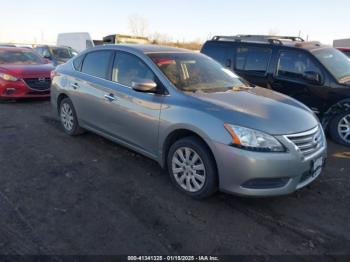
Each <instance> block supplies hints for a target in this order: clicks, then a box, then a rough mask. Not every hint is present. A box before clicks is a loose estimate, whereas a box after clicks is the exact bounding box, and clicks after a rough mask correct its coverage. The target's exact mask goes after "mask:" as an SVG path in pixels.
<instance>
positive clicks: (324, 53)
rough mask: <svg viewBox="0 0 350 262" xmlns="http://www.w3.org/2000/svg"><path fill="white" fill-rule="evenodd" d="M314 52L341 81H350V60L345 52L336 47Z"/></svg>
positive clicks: (343, 82)
mask: <svg viewBox="0 0 350 262" xmlns="http://www.w3.org/2000/svg"><path fill="white" fill-rule="evenodd" d="M313 54H314V55H315V56H316V58H317V59H318V60H319V61H320V62H321V63H322V64H323V65H324V66H325V67H326V68H327V69H328V70H329V72H330V73H331V74H332V75H333V76H334V77H335V78H336V79H337V80H338V82H339V83H342V84H345V83H349V82H350V60H349V58H348V57H347V56H346V55H345V54H343V53H342V52H340V51H339V50H337V49H334V48H325V49H319V50H315V51H314V52H313Z"/></svg>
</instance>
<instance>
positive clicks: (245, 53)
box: [235, 47, 272, 73]
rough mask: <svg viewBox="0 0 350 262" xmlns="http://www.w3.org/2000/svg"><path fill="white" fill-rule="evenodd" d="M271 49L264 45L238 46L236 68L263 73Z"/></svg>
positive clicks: (267, 63)
mask: <svg viewBox="0 0 350 262" xmlns="http://www.w3.org/2000/svg"><path fill="white" fill-rule="evenodd" d="M271 54H272V50H271V49H269V48H264V47H238V48H237V51H236V66H235V68H236V69H237V70H243V71H251V72H257V73H265V72H266V70H267V67H268V65H269V61H270V58H271Z"/></svg>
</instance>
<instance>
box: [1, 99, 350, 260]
mask: <svg viewBox="0 0 350 262" xmlns="http://www.w3.org/2000/svg"><path fill="white" fill-rule="evenodd" d="M0 212H1V215H0V254H60V255H69V254H85V255H88V254H95V255H97V254H103V255H115V254H144V255H146V254H150V255H155V254H216V255H219V254H220V255H230V254H235V255H237V254H243V255H244V254H249V255H251V254H254V255H276V254H283V255H286V254H297V255H300V254H303V255H307V254H318V255H319V254H350V149H349V148H346V147H342V146H339V145H336V144H334V143H332V142H331V141H329V160H328V163H327V166H326V169H325V170H324V172H323V174H322V176H321V177H320V178H319V179H318V180H317V181H316V182H314V183H313V184H312V185H311V186H310V187H307V188H305V189H303V190H301V191H298V192H296V193H294V194H293V195H290V196H284V197H277V198H267V199H245V198H240V197H236V196H231V195H227V194H222V193H219V194H217V195H215V196H214V197H212V198H210V199H208V200H205V201H195V200H192V199H190V198H188V197H186V196H184V195H182V194H181V193H180V192H178V191H177V190H176V189H175V187H173V186H172V185H171V183H170V179H169V177H168V175H167V174H166V172H165V171H164V170H162V169H161V168H160V167H159V166H158V165H157V163H155V162H153V161H152V160H149V159H147V158H145V157H143V156H140V155H138V154H136V153H134V152H132V151H130V150H128V149H126V148H123V147H121V146H118V145H116V144H114V143H112V142H109V141H107V140H105V139H103V138H101V137H99V136H97V135H94V134H91V133H87V134H85V135H83V136H80V137H76V138H72V137H69V136H67V135H65V134H64V133H63V131H62V130H61V128H60V124H59V122H58V121H57V120H55V119H54V118H53V116H52V112H51V107H50V104H49V102H48V101H24V102H17V103H1V104H0Z"/></svg>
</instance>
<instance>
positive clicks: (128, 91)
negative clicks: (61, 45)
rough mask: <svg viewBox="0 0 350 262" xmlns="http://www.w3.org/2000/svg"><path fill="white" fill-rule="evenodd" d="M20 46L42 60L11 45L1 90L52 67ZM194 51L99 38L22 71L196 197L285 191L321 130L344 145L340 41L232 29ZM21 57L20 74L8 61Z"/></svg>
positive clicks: (59, 109)
mask: <svg viewBox="0 0 350 262" xmlns="http://www.w3.org/2000/svg"><path fill="white" fill-rule="evenodd" d="M39 48H42V46H41V47H39ZM46 48H50V47H46ZM1 51H3V52H4V55H3V57H6V54H5V53H6V52H7V53H9V52H10V51H12V52H15V51H17V52H19V49H15V48H9V47H7V48H2V49H1ZM1 51H0V52H1ZM20 51H21V52H24V53H25V57H27V56H29V53H26V52H32V53H33V54H34V55H35V56H36V57H38V61H36V62H33V61H31V60H29V61H27V60H25V58H20V57H21V56H19V55H17V54H16V55H15V56H10V55H9V54H7V57H12V58H11V59H13V61H12V65H10V64H11V63H10V62H9V58H8V60H6V59H5V62H4V63H3V65H2V66H1V65H0V68H1V69H0V70H3V71H4V72H2V71H1V72H2V75H0V92H1V93H0V95H1V97H6V98H9V97H15V96H12V94H14V93H11V92H13V90H12V89H11V87H13V86H16V84H18V85H19V86H23V85H25V86H26V87H27V91H28V92H29V91H30V92H32V91H33V90H35V89H33V88H32V87H31V86H30V85H29V84H30V82H28V79H27V75H30V74H29V73H25V72H26V71H27V70H30V69H31V70H34V69H33V68H38V71H39V66H40V67H47V70H48V71H47V72H45V76H47V75H48V73H49V72H50V71H52V70H53V66H52V65H49V64H47V62H45V60H44V58H42V57H39V56H38V55H37V54H36V53H35V52H34V51H31V50H25V49H20ZM201 52H202V54H200V53H194V52H190V51H188V50H184V49H176V48H170V47H161V46H155V45H107V46H100V47H95V48H92V49H88V50H85V51H83V52H81V53H79V54H78V55H77V56H75V57H73V58H72V59H69V60H68V61H67V62H66V63H64V64H61V65H60V66H58V67H57V68H56V69H55V70H53V71H52V72H51V79H47V77H44V76H41V77H39V75H36V76H34V75H30V76H31V77H30V78H34V80H33V83H35V85H39V82H41V81H43V78H44V79H45V80H44V82H45V83H46V79H47V81H49V82H50V83H46V84H51V103H52V106H53V108H54V112H56V113H57V116H58V117H59V119H60V122H61V124H62V128H63V130H64V131H65V132H66V133H67V134H69V135H72V136H75V135H79V134H82V133H84V132H85V130H88V131H92V132H95V133H97V134H100V135H102V136H104V137H106V138H108V139H110V140H113V141H115V142H117V143H120V144H122V145H124V146H126V147H128V148H131V149H132V150H135V151H137V152H139V153H141V154H143V155H145V156H147V157H150V158H152V159H154V160H156V161H157V162H158V163H159V164H160V165H161V166H162V167H164V168H166V169H167V170H168V171H169V174H170V177H171V180H172V181H173V183H174V184H175V186H176V187H177V188H179V189H180V190H181V191H182V192H184V193H185V194H187V195H189V196H192V197H194V198H205V197H208V196H210V195H212V194H213V193H214V192H216V191H217V190H220V191H224V192H229V193H233V194H239V195H244V196H276V195H284V194H289V193H292V192H294V191H295V190H298V189H300V188H303V187H305V186H307V185H309V184H310V183H312V182H313V181H314V180H315V179H317V177H318V176H319V175H320V174H321V173H322V169H323V167H324V165H325V163H326V159H327V153H326V152H327V142H326V138H325V132H324V130H325V131H327V132H328V131H329V133H330V134H331V136H332V138H333V139H334V140H336V141H338V142H339V143H342V144H345V145H350V100H349V97H350V93H349V91H350V86H349V82H350V60H349V59H348V58H347V57H346V56H345V55H344V54H343V53H341V52H340V51H338V50H336V49H334V48H330V47H326V46H323V45H321V44H320V43H318V42H305V41H304V40H302V39H301V38H297V37H270V36H250V35H249V36H247V35H239V36H235V37H227V36H217V37H214V38H213V39H212V40H210V41H208V42H206V43H205V45H204V46H203V49H202V50H201ZM0 54H1V53H0ZM11 54H12V55H13V53H11ZM42 55H43V56H44V57H45V55H44V53H42ZM46 58H48V56H47V57H46ZM18 59H19V60H18ZM33 59H34V58H33ZM17 60H18V61H20V62H18V61H17ZM39 60H40V62H39ZM215 60H216V61H215ZM0 64H1V55H0ZM24 64H25V65H26V66H23V67H22V69H20V70H21V71H22V74H21V75H20V74H16V72H17V71H20V70H17V71H16V70H13V71H11V68H16V66H19V65H24ZM36 66H38V67H36ZM24 67H25V68H24ZM42 73H43V72H42ZM39 78H41V79H39ZM51 81H52V82H51ZM42 84H43V83H42ZM43 85H44V84H43ZM33 86H34V85H33ZM35 87H36V86H35ZM18 89H20V88H18ZM41 91H42V90H41ZM41 91H40V90H35V92H41ZM45 91H49V90H45ZM276 91H278V92H276ZM16 92H17V89H16ZM18 92H19V91H18ZM23 94H24V93H23ZM46 95H48V94H46ZM305 104H306V105H305ZM319 120H321V122H322V124H321V123H320V121H319Z"/></svg>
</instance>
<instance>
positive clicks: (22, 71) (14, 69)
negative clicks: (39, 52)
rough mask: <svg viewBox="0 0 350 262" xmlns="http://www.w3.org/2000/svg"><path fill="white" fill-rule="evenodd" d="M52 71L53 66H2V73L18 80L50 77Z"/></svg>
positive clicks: (0, 66) (0, 67) (0, 68)
mask: <svg viewBox="0 0 350 262" xmlns="http://www.w3.org/2000/svg"><path fill="white" fill-rule="evenodd" d="M52 70H54V67H53V65H52V64H41V65H0V71H2V72H5V73H8V74H11V75H13V76H15V77H18V78H30V77H50V73H51V71H52Z"/></svg>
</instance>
